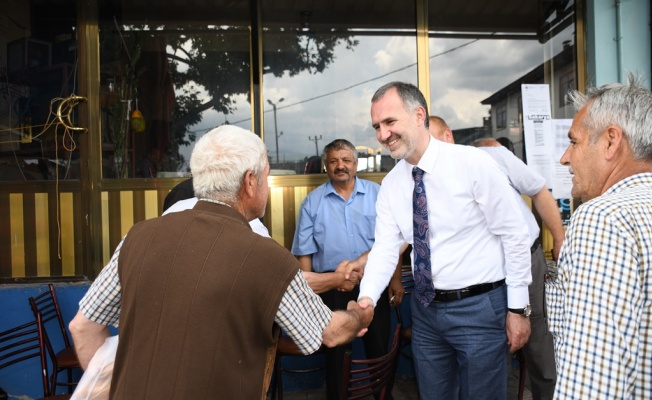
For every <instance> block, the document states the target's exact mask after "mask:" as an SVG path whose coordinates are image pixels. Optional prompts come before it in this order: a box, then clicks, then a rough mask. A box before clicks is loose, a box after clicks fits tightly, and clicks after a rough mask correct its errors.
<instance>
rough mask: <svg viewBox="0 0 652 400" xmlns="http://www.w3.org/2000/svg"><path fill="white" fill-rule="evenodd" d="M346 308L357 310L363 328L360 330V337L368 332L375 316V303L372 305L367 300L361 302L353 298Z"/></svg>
mask: <svg viewBox="0 0 652 400" xmlns="http://www.w3.org/2000/svg"><path fill="white" fill-rule="evenodd" d="M369 300H371V299H369ZM346 310H347V311H352V312H355V313H356V314H357V315H358V317H359V318H360V324H361V329H360V331H359V332H358V337H360V336H363V335H364V334H365V333H367V328H368V327H369V324H371V320H372V319H373V318H374V307H373V305H371V306H370V305H369V303H367V302H365V303H362V304H361V303H358V302H356V301H354V300H351V301H349V304H348V305H347V307H346Z"/></svg>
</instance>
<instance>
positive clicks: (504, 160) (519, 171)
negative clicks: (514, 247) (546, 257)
mask: <svg viewBox="0 0 652 400" xmlns="http://www.w3.org/2000/svg"><path fill="white" fill-rule="evenodd" d="M479 149H480V150H482V151H484V152H486V153H488V154H489V155H490V156H491V158H493V159H494V160H496V162H497V163H498V167H499V168H500V170H501V171H503V172H504V173H505V175H507V179H509V184H510V185H511V186H512V187H513V188H514V190H515V191H516V195H517V200H516V202H517V203H518V205H519V208H520V210H521V213H522V214H523V218H525V222H526V223H527V227H528V232H529V233H530V245H532V244H533V243H534V241H535V240H536V239H538V238H539V233H540V231H541V229H540V228H539V224H538V223H537V220H536V219H535V218H534V214H532V210H531V209H530V206H528V204H527V203H526V202H525V200H524V199H523V197H522V196H521V195H523V194H524V195H526V196H530V197H532V196H534V195H535V194H537V193H539V191H540V190H541V189H542V188H543V186H544V185H545V184H546V179H545V178H544V177H543V176H541V175H539V174H538V173H537V172H536V171H535V170H534V169H533V168H530V167H528V166H527V164H525V163H524V162H523V161H521V159H520V158H518V157H516V156H515V155H514V153H512V152H511V151H509V150H507V148H505V147H503V146H500V147H498V146H496V147H479Z"/></svg>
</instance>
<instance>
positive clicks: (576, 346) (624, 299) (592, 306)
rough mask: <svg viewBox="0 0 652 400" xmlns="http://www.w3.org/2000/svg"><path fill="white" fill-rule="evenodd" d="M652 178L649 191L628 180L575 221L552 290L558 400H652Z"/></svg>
mask: <svg viewBox="0 0 652 400" xmlns="http://www.w3.org/2000/svg"><path fill="white" fill-rule="evenodd" d="M648 178H650V179H648V180H647V183H648V186H647V188H645V189H644V190H640V189H639V190H625V189H626V186H627V183H629V185H630V186H631V185H633V186H636V185H635V184H636V183H637V182H636V180H628V181H627V182H626V183H625V184H624V185H623V184H620V185H618V186H619V188H616V189H614V188H612V189H610V190H609V191H608V192H607V193H606V194H605V195H603V196H601V197H599V198H597V199H594V200H593V201H590V202H587V203H585V204H583V205H582V206H580V207H579V208H578V209H577V210H576V211H575V213H574V215H573V218H572V220H571V224H570V226H569V229H568V232H567V233H566V238H565V240H564V244H563V247H562V251H561V254H560V259H559V275H558V278H557V281H555V282H552V283H547V284H546V290H547V296H548V297H547V300H548V310H549V316H550V330H551V332H552V334H553V337H554V340H555V356H556V362H557V385H556V388H555V399H644V398H645V399H650V398H652V277H651V276H650V274H651V273H652V270H651V269H652V265H651V264H652V195H651V193H652V175H650V176H649V177H648ZM644 182H645V180H644ZM639 183H640V182H639ZM623 186H625V188H623ZM634 189H635V188H634ZM619 191H623V192H620V193H619ZM645 191H647V192H646V193H645Z"/></svg>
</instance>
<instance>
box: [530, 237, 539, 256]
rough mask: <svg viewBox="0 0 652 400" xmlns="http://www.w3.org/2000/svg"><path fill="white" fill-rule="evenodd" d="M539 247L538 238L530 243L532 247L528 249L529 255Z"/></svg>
mask: <svg viewBox="0 0 652 400" xmlns="http://www.w3.org/2000/svg"><path fill="white" fill-rule="evenodd" d="M539 246H541V242H540V241H539V238H536V239H534V243H532V247H530V253H534V252H535V251H537V249H538V248H539Z"/></svg>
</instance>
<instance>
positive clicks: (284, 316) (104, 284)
mask: <svg viewBox="0 0 652 400" xmlns="http://www.w3.org/2000/svg"><path fill="white" fill-rule="evenodd" d="M123 242H124V239H123V240H122V242H120V244H118V247H117V248H116V249H115V252H114V253H113V255H112V256H111V260H110V261H109V263H108V264H107V265H106V266H105V267H104V269H103V270H102V272H101V273H100V275H99V276H98V277H97V279H96V280H95V282H93V284H92V285H91V287H90V288H89V289H88V292H86V294H85V295H84V297H83V298H82V299H81V301H80V302H79V309H80V310H81V312H82V313H83V314H84V316H85V317H86V318H88V319H89V320H91V321H93V322H96V323H98V324H102V325H109V324H110V325H113V326H116V327H117V326H118V320H119V319H120V298H121V287H120V278H119V276H118V257H120V249H121V248H122V243H123ZM332 315H333V313H332V311H331V310H330V309H329V308H328V307H326V305H324V303H323V302H322V300H321V298H320V297H319V296H317V295H316V294H315V292H313V291H312V289H310V287H309V286H308V282H306V280H305V278H304V277H303V274H302V273H301V271H299V272H298V273H297V274H296V276H295V277H294V279H293V280H292V281H291V282H290V285H289V286H288V288H287V290H286V291H285V294H284V295H283V298H282V299H281V304H280V305H279V307H278V311H277V312H276V318H275V321H276V323H277V324H278V325H279V326H280V327H281V328H282V329H283V330H284V331H285V332H286V333H287V335H288V336H290V337H291V338H292V340H293V341H294V342H295V343H296V344H297V346H298V347H299V349H300V350H301V351H302V352H303V353H304V354H311V353H314V352H315V351H317V349H319V347H320V346H321V343H322V332H323V331H324V328H325V327H326V326H327V325H328V324H329V322H330V320H331V317H332Z"/></svg>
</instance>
